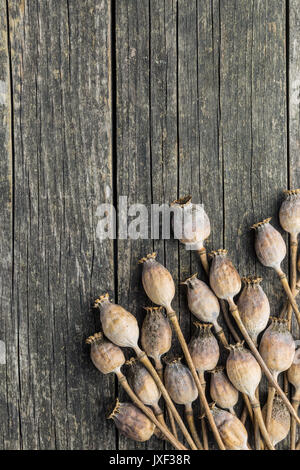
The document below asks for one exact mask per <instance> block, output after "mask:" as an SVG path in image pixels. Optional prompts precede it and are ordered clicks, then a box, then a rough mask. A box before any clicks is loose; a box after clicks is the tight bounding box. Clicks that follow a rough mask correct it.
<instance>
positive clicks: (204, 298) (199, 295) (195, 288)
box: [181, 274, 220, 330]
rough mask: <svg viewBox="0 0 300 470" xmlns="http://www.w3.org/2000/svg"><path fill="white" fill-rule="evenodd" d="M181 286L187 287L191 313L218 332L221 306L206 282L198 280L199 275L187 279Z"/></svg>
mask: <svg viewBox="0 0 300 470" xmlns="http://www.w3.org/2000/svg"><path fill="white" fill-rule="evenodd" d="M181 284H185V285H186V286H187V301H188V306H189V309H190V311H191V312H192V314H193V315H195V317H196V318H197V319H198V320H200V321H203V322H206V323H212V324H213V325H214V327H215V328H216V330H218V329H220V327H219V325H218V321H217V320H218V316H219V314H220V305H219V301H218V299H217V297H216V296H215V294H214V293H213V291H212V290H211V289H210V288H209V287H208V285H207V284H205V282H203V281H200V279H198V278H197V274H193V276H191V277H189V278H187V279H186V280H185V281H183V282H182V283H181Z"/></svg>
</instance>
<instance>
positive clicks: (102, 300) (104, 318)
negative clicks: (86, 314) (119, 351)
mask: <svg viewBox="0 0 300 470" xmlns="http://www.w3.org/2000/svg"><path fill="white" fill-rule="evenodd" d="M95 307H98V308H99V310H100V320H101V324H102V328H103V332H104V334H105V336H106V337H107V338H108V339H110V340H111V341H112V342H113V343H115V344H116V345H118V346H121V347H128V348H133V349H135V348H136V347H137V344H138V339H139V327H138V323H137V321H136V318H135V317H134V316H133V315H132V313H130V312H127V310H125V309H124V308H123V307H121V306H120V305H117V304H114V303H112V302H110V300H109V296H108V294H104V295H101V296H100V297H99V299H97V300H96V301H95Z"/></svg>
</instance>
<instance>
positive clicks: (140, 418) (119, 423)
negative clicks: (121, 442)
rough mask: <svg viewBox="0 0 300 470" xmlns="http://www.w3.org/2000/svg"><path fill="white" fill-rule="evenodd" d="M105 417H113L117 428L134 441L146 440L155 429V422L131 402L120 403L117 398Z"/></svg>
mask: <svg viewBox="0 0 300 470" xmlns="http://www.w3.org/2000/svg"><path fill="white" fill-rule="evenodd" d="M107 419H113V420H114V423H115V425H116V427H117V428H118V430H119V431H120V432H121V433H122V434H123V435H124V436H125V437H127V438H128V439H133V440H134V441H138V442H145V441H148V440H149V439H150V438H151V437H152V436H153V433H154V431H155V424H153V423H152V421H150V419H149V418H147V416H146V415H144V413H143V412H142V411H140V410H139V409H138V408H137V407H136V406H135V405H133V404H132V403H121V402H120V401H119V400H118V399H117V400H116V403H115V406H114V408H113V410H112V412H111V413H110V414H109V415H108V417H107Z"/></svg>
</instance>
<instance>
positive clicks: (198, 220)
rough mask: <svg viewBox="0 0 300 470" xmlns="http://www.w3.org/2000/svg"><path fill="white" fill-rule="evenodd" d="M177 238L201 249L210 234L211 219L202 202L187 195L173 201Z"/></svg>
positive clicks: (175, 234) (174, 225)
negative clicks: (196, 201) (193, 201)
mask: <svg viewBox="0 0 300 470" xmlns="http://www.w3.org/2000/svg"><path fill="white" fill-rule="evenodd" d="M171 207H172V208H173V230H174V236H175V238H177V239H179V240H180V241H181V243H183V244H184V245H186V246H187V247H188V248H190V249H194V250H201V249H202V248H203V243H204V240H206V239H207V238H208V237H209V235H210V221H209V218H208V216H207V214H206V212H205V210H204V208H203V206H202V205H201V204H193V203H192V197H191V196H186V197H183V198H180V199H177V200H176V201H173V202H172V203H171Z"/></svg>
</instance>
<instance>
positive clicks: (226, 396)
mask: <svg viewBox="0 0 300 470" xmlns="http://www.w3.org/2000/svg"><path fill="white" fill-rule="evenodd" d="M210 396H211V398H212V399H213V401H214V402H215V403H216V405H217V406H219V407H220V408H226V409H227V410H229V411H230V413H232V414H235V412H234V406H235V405H236V404H237V402H238V399H239V392H238V391H237V389H236V388H235V387H234V386H233V385H232V383H231V382H230V380H228V378H227V376H226V374H225V372H224V367H223V366H219V367H216V368H215V369H214V370H212V371H211V380H210Z"/></svg>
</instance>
